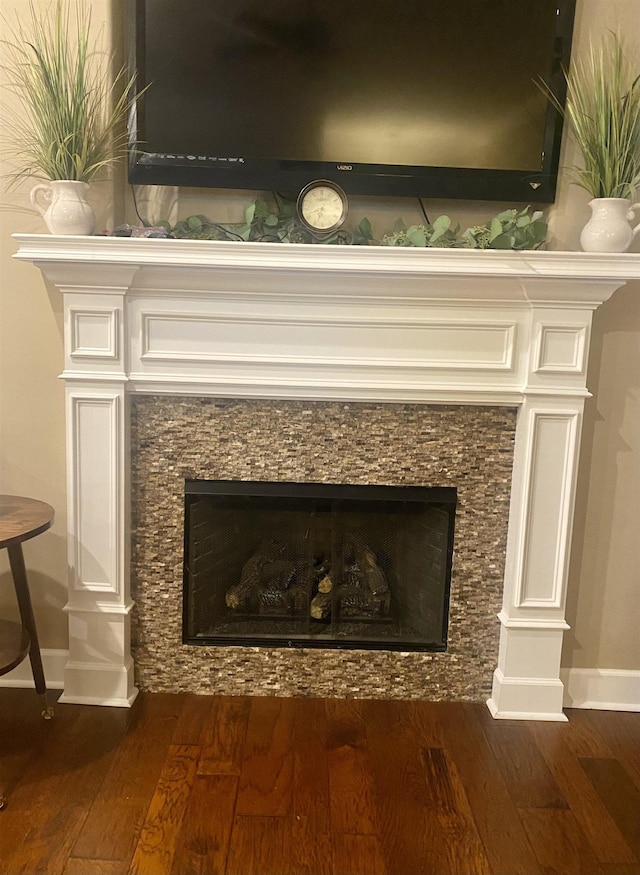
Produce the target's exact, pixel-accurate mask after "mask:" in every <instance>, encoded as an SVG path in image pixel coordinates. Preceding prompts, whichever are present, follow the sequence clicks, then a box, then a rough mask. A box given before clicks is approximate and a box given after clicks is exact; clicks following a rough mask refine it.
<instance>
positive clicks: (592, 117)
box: [541, 31, 640, 198]
mask: <svg viewBox="0 0 640 875" xmlns="http://www.w3.org/2000/svg"><path fill="white" fill-rule="evenodd" d="M565 75H566V80H567V98H566V104H565V106H564V107H563V106H562V105H561V103H560V101H559V100H558V98H557V97H556V95H555V94H553V92H552V91H551V90H550V88H549V87H548V85H546V83H544V82H543V83H542V84H541V87H542V90H543V91H544V92H545V94H546V95H547V97H548V98H549V99H550V100H551V101H552V103H553V104H554V105H555V107H556V108H557V109H558V110H559V112H561V113H562V115H563V116H565V118H566V119H567V120H568V121H569V124H570V126H571V129H572V131H573V134H574V137H575V140H576V143H577V145H578V148H579V149H580V152H581V153H582V159H583V166H575V167H572V168H571V170H572V172H573V174H574V179H573V181H574V182H575V183H576V184H577V185H579V186H581V187H582V188H584V189H586V190H587V191H588V192H589V194H590V195H591V196H592V197H594V198H602V197H619V198H632V197H633V194H634V192H635V190H636V189H637V188H638V186H640V72H638V70H637V69H636V70H634V69H633V67H632V63H631V61H630V60H629V56H628V53H627V51H626V49H625V45H624V43H623V41H622V39H621V38H620V36H619V35H618V34H616V33H615V32H614V31H607V33H605V34H604V36H603V37H602V39H601V41H600V43H599V44H597V45H594V44H593V43H590V45H589V49H588V51H587V52H586V54H585V56H584V57H580V58H577V59H575V60H574V61H572V64H571V68H570V71H569V72H568V73H565Z"/></svg>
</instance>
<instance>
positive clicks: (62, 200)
mask: <svg viewBox="0 0 640 875" xmlns="http://www.w3.org/2000/svg"><path fill="white" fill-rule="evenodd" d="M88 191H89V186H88V184H87V183H86V182H78V181H77V180H73V179H59V180H53V181H52V182H49V183H47V184H42V185H36V187H35V188H33V189H32V190H31V203H32V204H33V206H34V207H35V208H36V209H37V210H38V212H39V213H40V214H41V215H42V216H43V217H44V220H45V222H46V223H47V228H48V229H49V231H50V233H51V234H81V235H85V234H93V232H94V231H95V228H96V217H95V215H94V212H93V210H92V209H91V207H90V206H89V204H88V203H87V192H88Z"/></svg>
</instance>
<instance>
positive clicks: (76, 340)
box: [69, 307, 118, 361]
mask: <svg viewBox="0 0 640 875" xmlns="http://www.w3.org/2000/svg"><path fill="white" fill-rule="evenodd" d="M69 319H70V330H71V337H70V341H69V347H70V349H69V355H70V356H71V358H74V359H77V358H89V359H101V360H107V361H108V360H115V359H117V358H118V329H117V319H118V311H117V310H116V309H115V308H114V309H110V310H88V309H87V310H80V309H78V308H76V307H70V308H69Z"/></svg>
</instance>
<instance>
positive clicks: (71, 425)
mask: <svg viewBox="0 0 640 875" xmlns="http://www.w3.org/2000/svg"><path fill="white" fill-rule="evenodd" d="M89 270H90V269H89ZM50 273H53V274H57V268H55V267H51V268H49V271H48V272H47V275H49V274H50ZM87 273H89V271H88V272H87ZM134 274H135V269H134V268H131V267H126V268H122V267H120V268H119V269H118V270H117V271H116V274H115V275H113V276H110V277H109V279H108V283H109V285H105V284H104V277H103V278H102V281H101V282H100V283H99V284H98V283H96V280H97V272H92V274H91V276H88V275H85V276H82V275H81V276H79V277H77V278H75V282H74V283H73V285H70V284H69V278H67V281H66V283H65V282H64V281H62V282H61V281H60V278H57V279H58V282H59V285H60V288H61V291H62V293H63V295H64V320H65V321H64V329H65V370H64V373H63V374H62V377H63V378H64V380H65V392H66V432H67V519H68V529H67V555H68V588H69V592H68V602H67V605H66V606H65V611H66V612H67V614H68V621H69V660H68V662H67V664H66V666H65V672H64V692H63V694H62V696H61V698H60V701H61V702H74V703H79V704H94V705H116V706H125V707H127V706H129V705H131V703H132V702H133V701H134V699H135V697H136V695H137V692H138V691H137V689H136V687H135V685H134V678H133V671H134V667H133V659H132V657H131V632H130V612H131V608H132V601H131V596H130V587H129V566H130V547H129V541H130V525H129V505H130V485H129V437H128V435H129V410H128V407H129V400H128V394H127V380H128V377H127V374H126V363H127V357H128V353H127V345H128V342H127V339H126V336H127V335H126V332H127V314H126V306H125V296H126V293H127V291H128V289H129V287H130V283H131V280H132V278H133V276H134ZM90 281H92V282H90Z"/></svg>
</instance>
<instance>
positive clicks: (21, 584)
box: [0, 495, 54, 808]
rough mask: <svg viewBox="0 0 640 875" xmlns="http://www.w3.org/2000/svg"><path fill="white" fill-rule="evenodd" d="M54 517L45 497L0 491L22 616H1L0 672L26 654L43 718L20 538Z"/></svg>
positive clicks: (3, 543) (46, 712) (2, 540)
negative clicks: (11, 618)
mask: <svg viewBox="0 0 640 875" xmlns="http://www.w3.org/2000/svg"><path fill="white" fill-rule="evenodd" d="M53 518H54V510H53V508H52V507H51V506H50V505H48V504H45V502H44V501H37V500H36V499H34V498H23V497H22V496H19V495H0V547H2V548H6V550H7V553H8V554H9V564H10V566H11V574H12V576H13V585H14V587H15V590H16V597H17V600H18V608H19V610H20V619H21V623H12V622H10V621H9V620H0V675H3V674H6V673H7V672H9V671H11V670H12V669H13V668H15V667H16V666H17V665H19V664H20V663H21V662H22V660H23V659H25V657H26V656H27V654H28V656H29V660H30V661H31V671H32V672H33V680H34V682H35V686H36V692H37V693H38V694H39V695H41V696H43V698H44V708H43V711H42V716H43V717H44V718H45V720H49V719H50V718H51V717H53V708H52V707H51V706H50V705H49V704H48V703H47V685H46V682H45V678H44V671H43V669H42V657H41V656H40V643H39V641H38V631H37V629H36V621H35V618H34V616H33V607H32V605H31V594H30V592H29V582H28V580H27V570H26V568H25V564H24V556H23V554H22V542H23V541H28V540H29V539H30V538H35V536H36V535H39V534H41V532H46V530H47V529H48V528H50V527H51V525H52V523H53ZM4 804H5V799H4V796H3V795H2V793H0V808H2V807H4Z"/></svg>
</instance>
